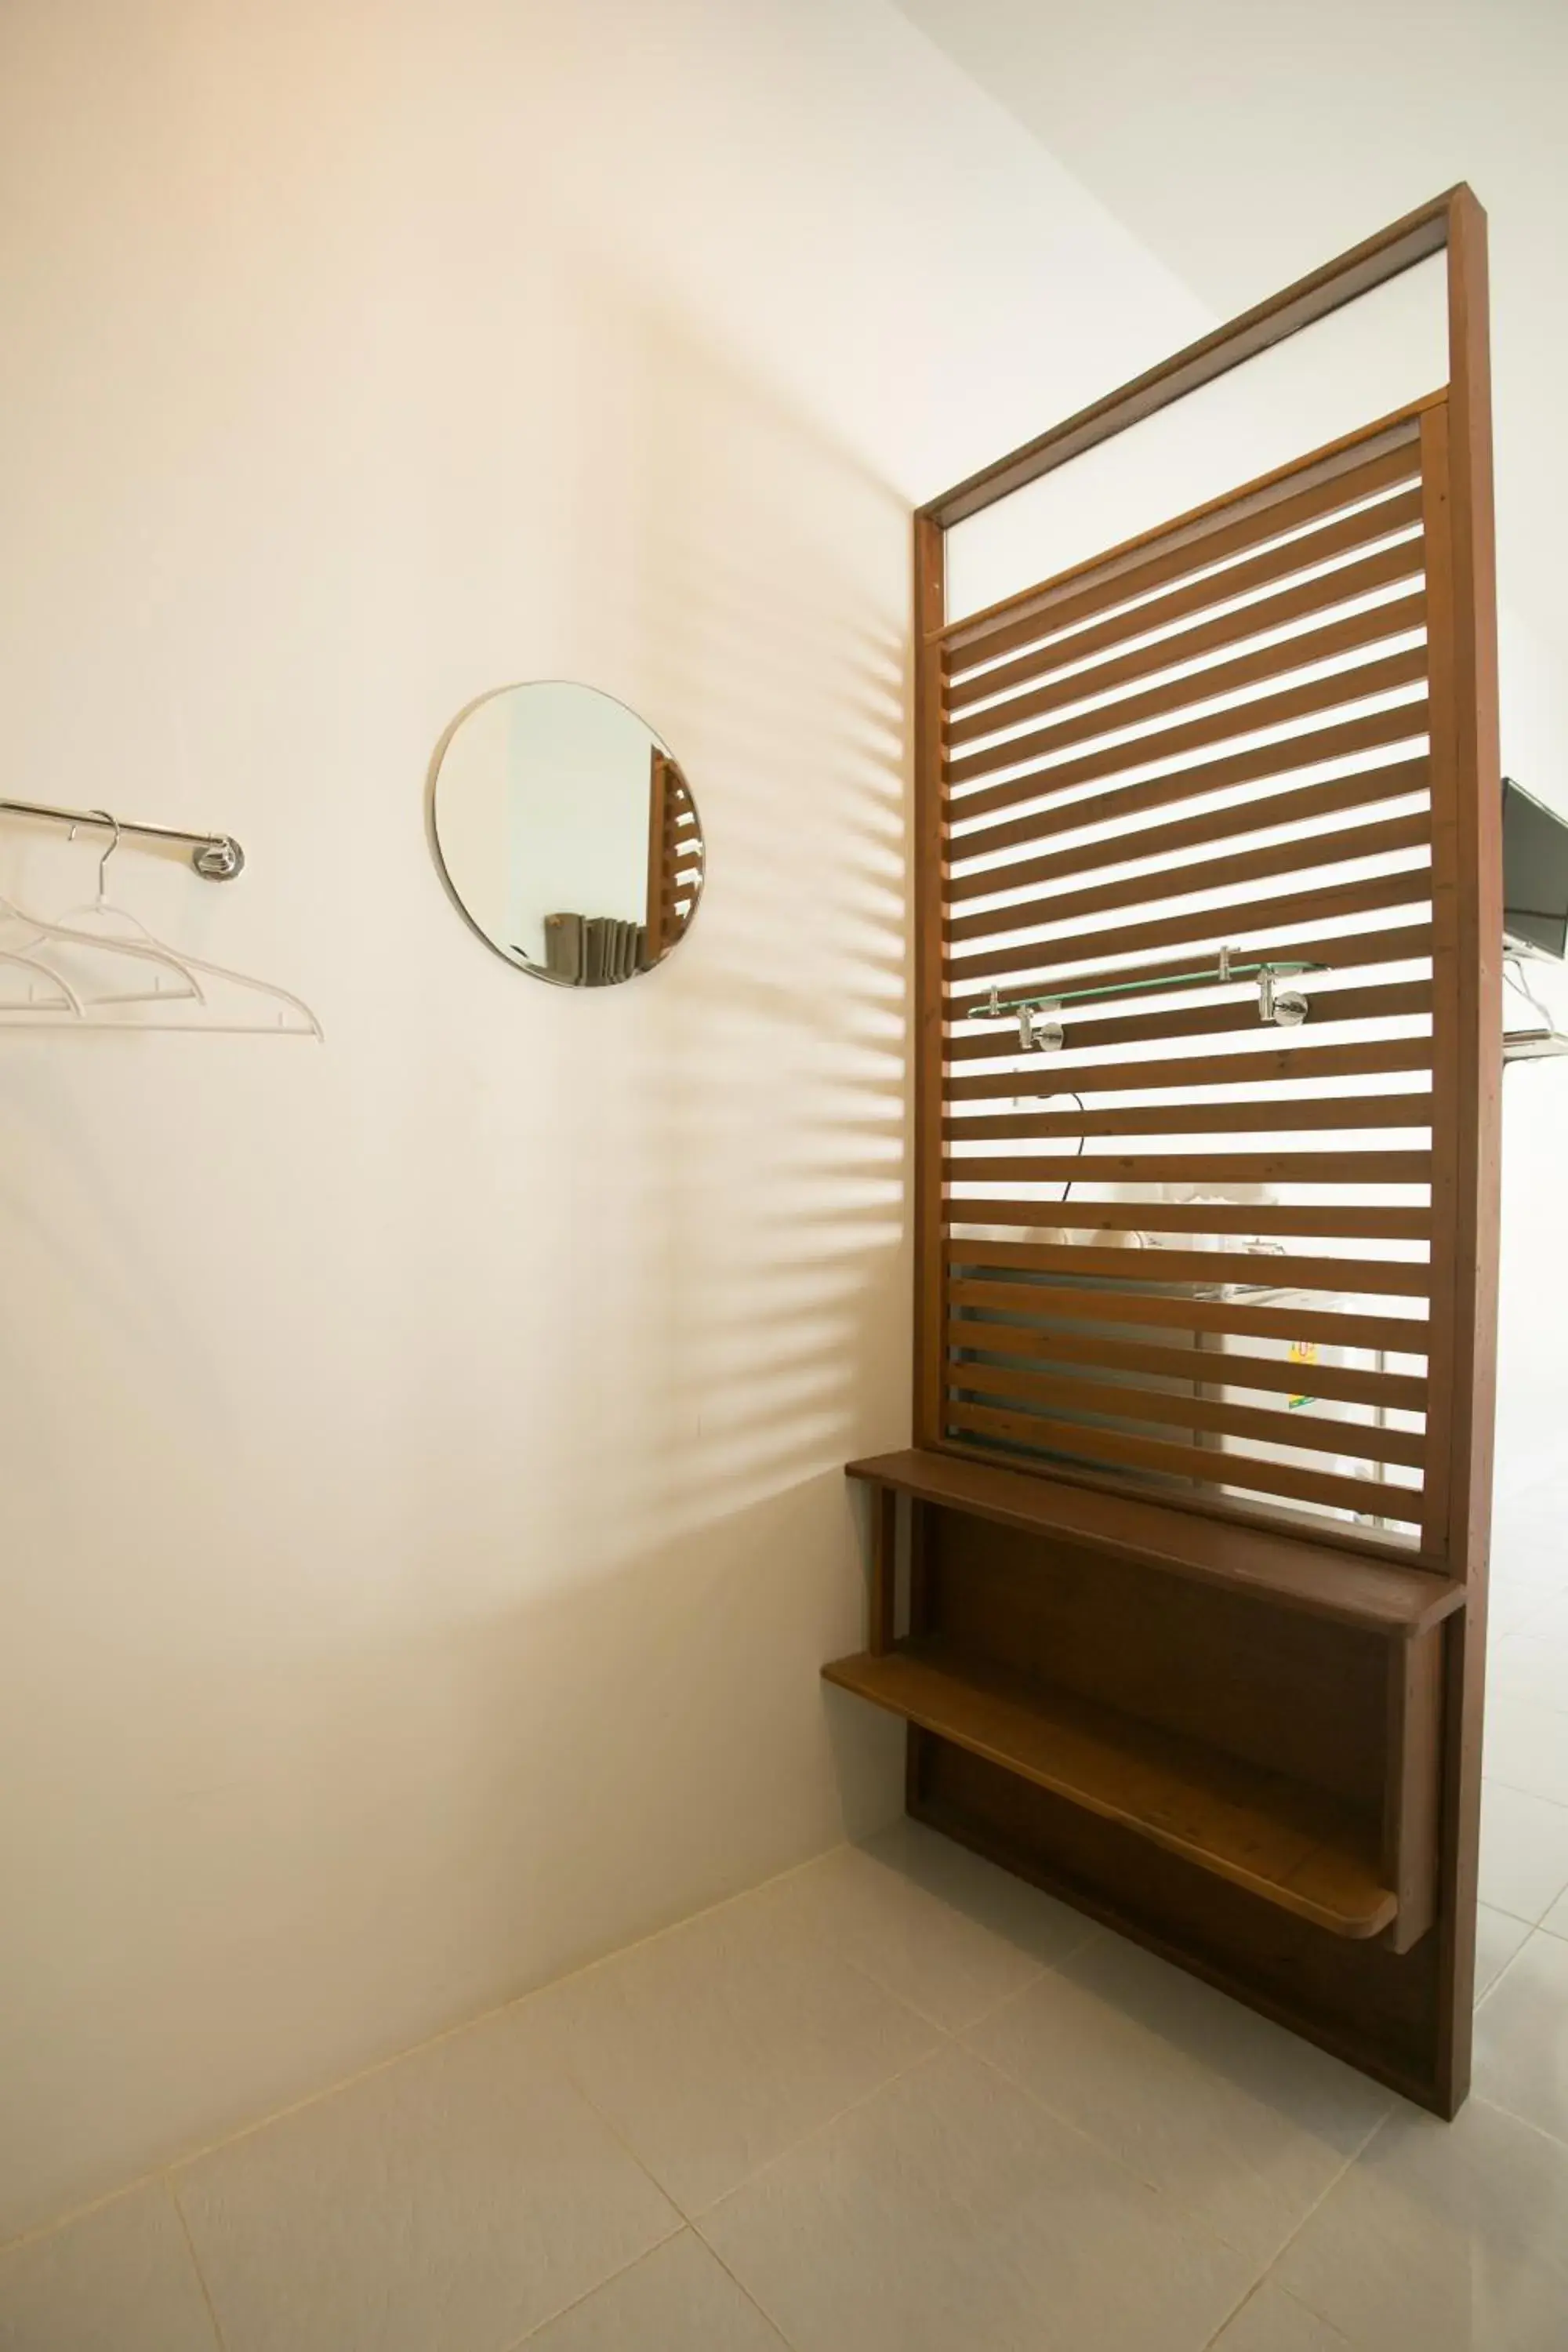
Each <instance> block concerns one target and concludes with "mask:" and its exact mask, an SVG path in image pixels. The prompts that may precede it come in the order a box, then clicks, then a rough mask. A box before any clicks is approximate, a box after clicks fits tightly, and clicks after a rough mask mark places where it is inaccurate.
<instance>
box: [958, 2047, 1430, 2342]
mask: <svg viewBox="0 0 1568 2352" xmlns="http://www.w3.org/2000/svg"><path fill="white" fill-rule="evenodd" d="M960 2039H961V2042H962V2046H963V2048H964V2049H965V2050H968V2051H969V2053H970V2055H971V2056H972V2057H974V2058H977V2059H978V2060H979V2061H980V2063H981V2064H982V2065H983V2066H987V2067H989V2068H990V2070H991V2072H992V2073H993V2074H995V2075H996V2076H997V2077H998V2078H999V2079H1000V2080H1001V2081H1002V2082H1004V2083H1007V2084H1011V2086H1012V2087H1013V2089H1015V2090H1017V2091H1022V2093H1023V2094H1024V2096H1025V2097H1026V2099H1031V2100H1033V2102H1034V2104H1035V2105H1037V2107H1039V2108H1041V2109H1042V2110H1043V2112H1044V2113H1045V2114H1047V2116H1050V2117H1051V2119H1052V2121H1053V2122H1055V2123H1058V2124H1061V2125H1062V2126H1064V2127H1065V2128H1066V2129H1067V2130H1068V2131H1071V2132H1076V2133H1077V2135H1078V2137H1079V2139H1082V2140H1087V2141H1088V2143H1089V2147H1092V2148H1094V2149H1095V2150H1097V2152H1098V2153H1099V2154H1100V2155H1101V2156H1103V2157H1107V2158H1109V2159H1110V2162H1111V2163H1112V2164H1115V2165H1117V2166H1119V2167H1120V2168H1121V2170H1122V2171H1123V2172H1125V2173H1127V2174H1128V2175H1129V2177H1130V2178H1131V2179H1133V2180H1136V2181H1139V2182H1141V2183H1142V2186H1143V2187H1144V2188H1145V2189H1152V2190H1153V2192H1154V2194H1155V2195H1156V2196H1157V2197H1160V2198H1162V2199H1163V2200H1167V2201H1168V2203H1169V2204H1170V2206H1171V2208H1172V2210H1173V2211H1178V2212H1181V2213H1183V2214H1184V2215H1185V2216H1186V2218H1187V2219H1188V2221H1190V2222H1191V2223H1192V2224H1193V2225H1194V2226H1195V2227H1196V2228H1197V2229H1199V2230H1202V2231H1205V2233H1206V2235H1207V2236H1209V2237H1210V2238H1212V2239H1213V2240H1214V2241H1215V2244H1216V2245H1221V2246H1224V2247H1226V2249H1227V2251H1228V2252H1231V2253H1233V2254H1238V2255H1241V2256H1242V2259H1243V2260H1244V2261H1245V2260H1247V2259H1248V2257H1247V2256H1246V2254H1245V2253H1244V2252H1243V2249H1242V2248H1241V2247H1239V2246H1233V2245H1232V2244H1231V2242H1230V2240H1229V2239H1228V2238H1224V2237H1221V2235H1220V2233H1219V2231H1217V2230H1216V2229H1215V2227H1214V2225H1213V2223H1212V2222H1210V2221H1205V2220H1203V2219H1202V2218H1201V2217H1200V2216H1199V2215H1197V2214H1196V2213H1194V2212H1192V2211H1191V2210H1190V2209H1189V2208H1187V2207H1185V2206H1184V2205H1182V2204H1181V2203H1180V2201H1179V2200H1177V2199H1176V2198H1174V2197H1173V2195H1172V2193H1171V2191H1170V2190H1169V2189H1166V2188H1164V2187H1163V2185H1162V2183H1161V2182H1159V2181H1157V2180H1150V2179H1146V2178H1145V2176H1144V2175H1143V2174H1142V2173H1141V2172H1139V2171H1137V2170H1136V2169H1135V2168H1134V2167H1133V2166H1132V2165H1131V2164H1130V2163H1129V2162H1128V2160H1127V2158H1125V2157H1124V2156H1122V2155H1121V2154H1120V2153H1119V2151H1118V2150H1117V2149H1115V2148H1113V2147H1108V2146H1107V2144H1106V2142H1105V2141H1104V2140H1100V2139H1097V2138H1096V2137H1095V2136H1094V2134H1093V2133H1092V2132H1091V2131H1089V2130H1088V2129H1086V2128H1085V2126H1083V2125H1081V2124H1078V2123H1075V2122H1074V2121H1073V2119H1072V2117H1071V2116H1066V2115H1063V2114H1062V2113H1061V2112H1060V2111H1059V2110H1058V2108H1056V2107H1053V2106H1052V2105H1051V2104H1050V2102H1049V2100H1048V2099H1047V2098H1046V2097H1044V2096H1043V2095H1042V2094H1041V2093H1039V2092H1038V2091H1037V2090H1036V2089H1035V2088H1034V2086H1033V2085H1032V2084H1028V2083H1026V2082H1023V2081H1022V2080H1021V2079H1020V2078H1019V2077H1018V2076H1017V2075H1016V2074H1009V2072H1008V2071H1007V2069H1006V2067H1005V2066H1003V2065H1001V2064H999V2063H997V2061H996V2060H995V2059H993V2058H988V2057H987V2056H986V2054H985V2053H984V2051H983V2050H976V2049H974V2048H973V2044H972V2043H970V2042H966V2041H962V2037H960ZM1388 2096H1389V2102H1390V2104H1389V2105H1388V2106H1387V2108H1386V2109H1385V2110H1384V2113H1383V2114H1382V2115H1381V2116H1378V2118H1377V2120H1376V2122H1375V2123H1374V2124H1373V2125H1372V2126H1370V2128H1369V2129H1368V2131H1367V2133H1366V2135H1365V2137H1363V2139H1362V2141H1361V2142H1360V2144H1359V2146H1358V2147H1354V2148H1352V2151H1351V2153H1350V2154H1349V2156H1347V2157H1346V2158H1344V2159H1343V2160H1342V2163H1341V2164H1340V2166H1339V2168H1338V2170H1337V2171H1336V2172H1335V2173H1334V2174H1333V2176H1332V2178H1331V2179H1330V2180H1329V2181H1328V2183H1327V2185H1326V2186H1325V2187H1324V2189H1322V2190H1321V2193H1320V2194H1319V2195H1318V2196H1317V2197H1315V2198H1314V2199H1313V2200H1312V2202H1311V2204H1310V2206H1309V2208H1308V2209H1307V2211H1306V2212H1305V2213H1304V2214H1303V2215H1302V2217H1301V2219H1300V2221H1298V2222H1297V2224H1296V2226H1295V2228H1294V2229H1292V2230H1291V2231H1290V2233H1289V2236H1288V2237H1287V2238H1286V2239H1285V2241H1284V2242H1283V2243H1282V2244H1281V2246H1280V2247H1279V2252H1277V2253H1275V2254H1274V2255H1272V2256H1271V2257H1270V2259H1269V2262H1268V2266H1267V2268H1266V2269H1265V2270H1264V2271H1262V2272H1261V2273H1259V2276H1258V2280H1257V2281H1256V2282H1255V2285H1261V2284H1262V2283H1263V2280H1264V2279H1265V2278H1267V2277H1268V2274H1269V2272H1270V2271H1272V2270H1273V2268H1274V2266H1275V2264H1276V2263H1279V2261H1281V2260H1282V2259H1283V2257H1284V2255H1285V2254H1286V2252H1288V2251H1289V2247H1290V2246H1291V2245H1292V2244H1293V2243H1294V2242H1295V2240H1296V2238H1297V2237H1298V2235H1299V2234H1300V2231H1302V2230H1303V2229H1305V2227H1306V2225H1307V2223H1308V2222H1309V2221H1310V2220H1311V2218H1312V2215H1313V2214H1314V2213H1315V2212H1316V2211H1317V2210H1318V2207H1319V2206H1320V2205H1321V2203H1322V2201H1323V2199H1324V2198H1325V2197H1328V2196H1330V2195H1331V2194H1332V2192H1333V2190H1334V2189H1337V2188H1338V2186H1339V2184H1340V2182H1341V2181H1342V2179H1344V2177H1345V2174H1346V2173H1347V2172H1348V2171H1349V2170H1350V2168H1351V2167H1352V2165H1354V2164H1359V2163H1360V2162H1361V2159H1362V2158H1363V2156H1364V2155H1365V2154H1366V2151H1367V2149H1368V2148H1369V2147H1371V2146H1372V2143H1373V2140H1374V2139H1375V2138H1376V2137H1377V2135H1378V2133H1379V2132H1380V2131H1382V2129H1383V2127H1384V2125H1385V2124H1386V2123H1388V2122H1389V2121H1390V2119H1391V2118H1392V2117H1393V2116H1394V2115H1395V2114H1396V2113H1397V2111H1398V2110H1397V2105H1396V2104H1395V2103H1396V2102H1397V2101H1398V2098H1399V2094H1398V2093H1397V2092H1396V2091H1391V2092H1390V2093H1389V2094H1388ZM1252 2292H1253V2289H1252V2288H1249V2289H1248V2290H1247V2294H1248V2295H1250V2294H1252ZM1243 2300H1244V2301H1245V2300H1246V2298H1245V2297H1244V2298H1243ZM1241 2307H1242V2306H1241V2305H1240V2304H1238V2305H1237V2311H1239V2310H1240V2309H1241ZM1319 2316H1321V2314H1320V2315H1319ZM1235 2317H1236V2312H1235V2311H1233V2312H1232V2313H1231V2314H1230V2315H1229V2317H1228V2318H1226V2321H1225V2323H1224V2325H1225V2326H1226V2327H1228V2326H1229V2325H1230V2322H1231V2320H1232V2319H1234V2318H1235ZM1210 2340H1211V2342H1212V2341H1213V2339H1212V2338H1211V2339H1210Z"/></svg>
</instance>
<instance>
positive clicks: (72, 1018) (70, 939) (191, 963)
mask: <svg viewBox="0 0 1568 2352" xmlns="http://www.w3.org/2000/svg"><path fill="white" fill-rule="evenodd" d="M93 814H95V815H98V816H101V817H102V818H103V820H104V822H105V823H106V824H110V825H111V826H112V827H113V829H114V830H113V838H112V840H111V841H110V844H109V846H108V847H107V848H106V849H105V851H104V853H103V856H101V858H100V860H99V867H98V892H97V896H96V898H94V900H93V902H92V904H91V906H89V907H86V908H74V909H72V910H70V911H71V913H72V915H73V916H75V917H77V918H79V920H77V921H66V922H48V921H46V920H44V919H41V918H38V917H37V916H34V915H31V914H27V913H25V912H24V910H23V909H22V908H19V907H17V906H16V905H15V903H14V902H12V901H10V900H6V899H4V898H0V910H4V911H5V912H6V913H9V914H11V915H12V916H14V917H15V918H16V919H18V920H19V921H21V922H23V923H25V924H26V925H27V926H29V927H30V928H31V929H33V930H34V931H36V932H37V933H38V934H40V935H41V936H42V938H43V939H44V940H47V941H58V942H59V943H61V944H63V945H65V946H68V947H81V948H89V949H93V950H98V951H100V952H102V953H107V954H109V955H111V956H113V957H116V958H121V959H128V960H129V961H132V962H140V963H143V964H151V965H153V966H154V967H157V968H160V969H163V970H170V971H174V972H176V973H177V974H178V975H179V976H180V977H181V979H182V980H183V981H184V983H185V985H184V987H183V988H181V989H168V988H160V987H158V986H157V985H156V983H154V985H153V988H152V989H150V990H143V991H141V992H120V993H118V994H115V995H112V996H109V997H106V998H100V999H93V998H87V999H85V1000H84V999H83V998H82V997H81V995H80V992H79V991H74V990H72V989H71V987H70V986H69V984H68V982H66V981H65V980H64V978H63V976H62V975H60V974H59V973H58V972H56V971H53V969H52V968H51V967H50V966H48V965H47V964H44V963H42V962H38V961H37V959H36V958H35V959H32V961H35V962H37V969H39V970H40V971H45V972H47V975H48V977H49V978H50V979H52V980H53V981H54V982H56V984H57V985H58V987H59V988H60V989H61V990H62V992H64V993H65V995H66V997H67V998H68V1005H69V1008H71V1009H68V1010H67V1009H54V1010H53V1017H52V1019H51V1010H50V1009H49V1008H46V1007H43V1006H39V1007H38V1009H37V1013H34V1014H26V1013H22V1012H20V1011H17V1012H16V1013H12V1012H11V1011H10V1009H9V1008H5V1007H3V1006H0V1027H16V1026H19V1025H23V1024H24V1023H25V1024H26V1025H27V1026H29V1027H33V1028H40V1027H47V1026H58V1027H61V1028H66V1027H69V1028H73V1029H99V1030H109V1029H137V1030H153V1029H156V1030H163V1029H179V1030H189V1031H193V1032H194V1031H196V1030H208V1031H211V1032H212V1033H213V1034H215V1035H218V1036H284V1037H314V1038H315V1039H316V1040H317V1041H318V1042H323V1036H322V1030H321V1023H320V1021H318V1019H317V1018H316V1015H315V1014H314V1013H312V1012H311V1010H310V1006H309V1005H308V1004H307V1003H305V1001H304V999H303V998H302V997H299V996H295V995H293V994H292V993H291V992H289V990H288V989H286V988H279V987H278V986H277V985H276V984H275V983H274V982H271V981H266V980H258V979H256V978H255V976H254V975H253V974H251V973H249V972H243V971H234V970H232V969H231V968H230V967H229V966H228V965H226V964H220V963H213V962H211V961H208V960H206V959H205V958H204V957H201V956H190V955H185V954H184V953H182V952H180V951H179V950H175V949H174V948H171V947H169V946H168V945H166V944H165V942H164V941H163V940H157V939H154V938H153V934H152V933H151V932H150V931H149V930H148V929H147V927H146V925H145V924H144V923H143V922H142V920H141V919H140V918H139V917H138V916H136V915H133V914H132V913H131V911H130V910H129V908H123V907H114V906H111V905H110V902H109V899H108V897H107V895H106V887H105V884H106V870H107V867H108V865H109V861H110V858H111V857H112V856H113V855H114V853H115V851H116V850H117V849H118V848H119V846H120V835H121V828H120V823H119V820H118V818H116V817H115V816H113V815H112V814H110V811H108V810H107V809H100V810H95V811H94V812H93ZM105 918H108V919H112V920H114V921H116V922H119V923H121V924H129V925H131V926H132V932H131V935H130V936H127V934H126V933H125V932H124V931H123V930H115V931H104V930H90V929H85V928H83V927H82V926H83V924H85V923H87V922H91V921H98V920H102V919H105ZM33 944H35V942H33V941H29V942H28V945H29V946H31V945H33ZM198 974H205V975H206V977H207V978H209V979H216V980H220V981H223V982H226V984H227V985H228V986H230V987H233V988H237V989H240V990H242V991H243V992H246V993H247V994H248V995H255V996H260V997H263V998H265V999H266V1000H267V1001H268V1003H271V1004H273V1005H276V1006H277V1007H278V1008H279V1009H278V1011H277V1013H276V1015H275V1017H274V1018H273V1019H271V1020H260V1019H256V1020H243V1021H242V1020H234V1019H226V1018H224V1017H223V1014H222V1010H221V1007H215V1006H213V1005H211V1004H210V1003H209V1000H208V997H207V993H206V991H205V989H204V988H203V986H202V982H201V980H200V979H199V978H198V976H197V975H198ZM174 1004H178V1005H181V1006H183V1007H184V1008H185V1009H184V1011H183V1012H182V1013H178V1014H174V1015H173V1016H171V1014H170V1013H168V1011H167V1009H166V1008H167V1007H169V1006H170V1005H174ZM152 1005H156V1006H157V1007H158V1008H159V1017H157V1018H153V1019H145V1018H142V1019H121V1018H118V1017H117V1014H118V1012H119V1011H120V1009H121V1008H124V1007H128V1006H134V1007H137V1008H139V1009H140V1008H143V1007H147V1006H152ZM290 1016H292V1017H290Z"/></svg>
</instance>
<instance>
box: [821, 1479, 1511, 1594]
mask: <svg viewBox="0 0 1568 2352" xmlns="http://www.w3.org/2000/svg"><path fill="white" fill-rule="evenodd" d="M845 1475H846V1476H847V1477H849V1478H856V1479H861V1480H864V1481H866V1482H868V1483H869V1484H870V1485H872V1486H897V1487H898V1489H899V1491H900V1494H904V1495H912V1496H915V1497H917V1498H918V1499H919V1500H920V1501H921V1502H924V1503H930V1504H933V1505H934V1506H936V1507H937V1508H939V1509H951V1510H956V1511H963V1512H966V1513H968V1514H969V1515H970V1516H971V1517H975V1518H982V1519H989V1520H992V1521H994V1523H995V1525H996V1526H998V1527H1006V1528H1022V1529H1023V1530H1024V1531H1025V1532H1026V1534H1030V1535H1041V1536H1046V1537H1048V1538H1058V1539H1060V1540H1061V1541H1063V1542H1066V1543H1070V1544H1073V1545H1075V1546H1081V1547H1082V1548H1084V1549H1087V1550H1089V1551H1099V1552H1103V1553H1107V1554H1109V1555H1110V1557H1111V1558H1113V1559H1118V1560H1132V1561H1135V1562H1137V1563H1138V1564H1139V1565H1141V1566H1142V1567H1144V1568H1148V1569H1151V1570H1155V1571H1156V1572H1158V1573H1160V1574H1162V1575H1166V1576H1174V1577H1179V1578H1184V1579H1186V1580H1189V1581H1191V1582H1194V1583H1197V1584H1204V1585H1207V1586H1210V1587H1211V1588H1213V1589H1215V1590H1216V1591H1228V1592H1233V1593H1239V1594H1245V1595H1250V1596H1251V1597H1252V1598H1254V1599H1258V1600H1267V1601H1270V1602H1272V1603H1273V1604H1275V1605H1276V1606H1277V1607H1279V1608H1281V1609H1288V1610H1295V1611H1298V1612H1300V1613H1301V1614H1302V1615H1303V1616H1309V1617H1321V1618H1326V1619H1328V1620H1329V1621H1330V1622H1333V1623H1335V1624H1342V1625H1349V1626H1352V1627H1353V1628H1356V1629H1358V1630H1360V1631H1363V1632H1365V1633H1378V1634H1382V1635H1384V1636H1388V1637H1392V1638H1394V1639H1408V1638H1410V1637H1411V1636H1413V1635H1414V1634H1415V1633H1419V1632H1421V1631H1422V1630H1424V1629H1425V1628H1426V1626H1429V1625H1435V1624H1437V1623H1440V1622H1442V1621H1443V1620H1444V1619H1445V1618H1447V1617H1449V1616H1452V1615H1453V1614H1454V1612H1455V1611H1456V1610H1458V1608H1460V1607H1461V1606H1462V1605H1463V1601H1464V1591H1463V1588H1462V1587H1461V1586H1459V1585H1458V1584H1455V1583H1453V1582H1451V1581H1449V1580H1447V1578H1444V1577H1442V1576H1438V1575H1435V1574H1433V1573H1432V1572H1431V1571H1430V1570H1426V1569H1423V1568H1420V1567H1416V1566H1414V1565H1411V1564H1408V1563H1407V1562H1405V1561H1404V1560H1401V1559H1390V1558H1389V1557H1388V1556H1387V1554H1386V1552H1384V1551H1383V1550H1382V1549H1381V1548H1378V1549H1377V1556H1376V1557H1375V1558H1370V1559H1369V1558H1367V1557H1366V1556H1365V1554H1366V1551H1367V1549H1368V1547H1367V1544H1366V1540H1365V1538H1363V1536H1362V1535H1361V1533H1360V1531H1359V1530H1355V1529H1352V1528H1340V1527H1338V1526H1336V1527H1335V1528H1333V1529H1332V1530H1331V1531H1326V1532H1324V1533H1321V1534H1319V1533H1312V1534H1302V1533H1298V1532H1294V1531H1293V1532H1291V1533H1290V1534H1289V1535H1287V1534H1283V1533H1279V1532H1277V1531H1276V1530H1275V1529H1273V1528H1266V1529H1259V1528H1246V1527H1237V1526H1234V1525H1231V1524H1228V1523H1227V1522H1226V1520H1224V1519H1218V1518H1215V1517H1212V1516H1211V1515H1209V1514H1207V1513H1199V1512H1190V1513H1189V1512H1187V1511H1184V1510H1182V1509H1180V1508H1179V1507H1178V1508H1170V1507H1165V1506H1163V1505H1162V1504H1157V1503H1150V1502H1146V1501H1144V1500H1143V1499H1142V1497H1141V1496H1136V1495H1128V1494H1120V1495H1112V1494H1106V1493H1103V1492H1098V1491H1095V1490H1093V1489H1090V1488H1085V1487H1083V1486H1079V1485H1078V1484H1076V1483H1074V1482H1072V1481H1069V1480H1067V1479H1062V1478H1058V1477H1043V1476H1040V1475H1037V1474H1036V1473H1035V1472H1033V1471H1025V1470H1011V1469H1005V1468H1004V1467H1003V1466H1002V1465H1000V1464H999V1463H997V1462H996V1461H995V1460H994V1459H993V1460H991V1461H988V1462H976V1461H973V1460H959V1459H956V1458H955V1457H954V1456H952V1454H937V1453H933V1452H931V1451H930V1450H929V1449H923V1450H917V1449H914V1448H910V1449H907V1450H905V1451H904V1452H902V1453H898V1454H874V1455H872V1456H870V1457H868V1459H866V1460H863V1461H859V1462H851V1463H849V1464H848V1465H847V1467H846V1470H845Z"/></svg>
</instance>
